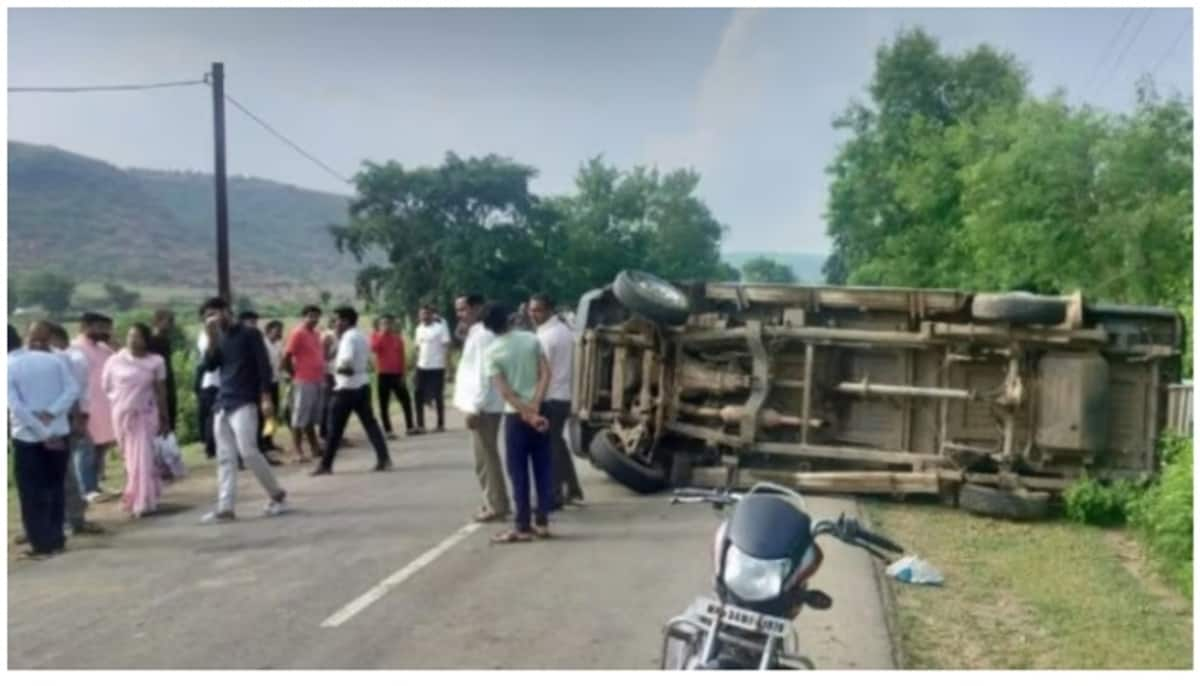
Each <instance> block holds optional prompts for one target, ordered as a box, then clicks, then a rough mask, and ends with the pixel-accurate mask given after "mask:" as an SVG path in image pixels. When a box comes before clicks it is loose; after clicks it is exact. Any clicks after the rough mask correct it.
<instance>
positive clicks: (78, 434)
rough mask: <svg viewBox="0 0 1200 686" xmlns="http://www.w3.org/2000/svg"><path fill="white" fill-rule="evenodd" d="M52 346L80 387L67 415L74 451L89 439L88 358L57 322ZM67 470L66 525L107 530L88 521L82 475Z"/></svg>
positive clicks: (76, 529) (74, 532)
mask: <svg viewBox="0 0 1200 686" xmlns="http://www.w3.org/2000/svg"><path fill="white" fill-rule="evenodd" d="M50 348H51V350H52V351H53V352H54V354H55V355H56V356H58V359H60V360H62V362H63V364H65V365H66V366H67V369H68V370H69V371H70V372H71V378H73V379H75V383H76V384H77V385H78V386H79V398H78V399H76V401H75V403H74V404H73V405H72V406H71V412H70V414H69V415H68V423H69V425H70V429H71V434H70V436H69V438H68V440H67V449H68V450H72V449H73V448H74V445H75V444H76V443H77V442H79V441H86V440H88V437H87V422H86V421H84V420H83V417H85V416H86V415H87V404H86V403H87V382H88V366H87V358H86V357H84V356H83V353H82V352H80V351H79V350H77V349H75V348H69V347H68V337H67V330H66V329H64V328H62V327H61V326H59V325H58V324H50ZM64 472H65V473H66V481H65V483H64V485H63V488H64V489H65V490H64V492H63V498H64V500H63V502H64V504H65V507H66V523H67V528H68V529H69V530H70V532H71V534H72V535H78V534H100V533H104V529H103V527H101V526H100V525H99V524H96V523H95V522H89V521H88V520H87V517H86V514H85V513H86V512H87V502H85V501H84V499H83V489H82V488H80V487H79V477H78V475H77V474H76V473H75V470H74V469H72V468H71V465H70V463H69V461H68V464H67V468H66V469H65V470H64Z"/></svg>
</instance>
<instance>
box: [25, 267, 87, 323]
mask: <svg viewBox="0 0 1200 686" xmlns="http://www.w3.org/2000/svg"><path fill="white" fill-rule="evenodd" d="M74 292H75V281H73V280H72V279H71V278H70V277H68V276H64V275H62V274H58V273H55V272H51V271H40V272H33V273H32V274H28V275H26V276H25V278H24V279H23V280H22V281H21V282H20V284H19V286H18V294H19V300H20V302H22V303H24V304H29V305H41V306H42V307H44V308H46V311H47V312H49V313H50V314H53V315H59V314H62V313H64V312H66V311H67V308H68V307H70V306H71V295H72V294H74Z"/></svg>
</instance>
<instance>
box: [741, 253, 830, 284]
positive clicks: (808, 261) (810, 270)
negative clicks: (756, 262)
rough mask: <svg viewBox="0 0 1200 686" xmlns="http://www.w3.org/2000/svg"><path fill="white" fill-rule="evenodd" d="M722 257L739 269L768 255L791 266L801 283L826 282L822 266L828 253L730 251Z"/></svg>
mask: <svg viewBox="0 0 1200 686" xmlns="http://www.w3.org/2000/svg"><path fill="white" fill-rule="evenodd" d="M722 257H723V259H724V260H725V261H726V262H728V263H729V264H731V265H733V266H734V267H737V268H738V269H741V268H742V265H743V264H745V263H746V262H748V261H750V260H752V259H754V258H756V257H768V258H770V259H772V260H775V261H776V262H780V263H782V264H786V265H787V266H789V267H791V268H792V273H794V274H795V275H796V279H798V280H799V282H800V283H803V284H811V285H818V284H822V283H825V276H824V275H823V274H822V273H821V266H822V265H824V264H825V259H826V257H828V256H827V255H818V254H814V253H803V252H728V253H725V254H724V255H723V256H722Z"/></svg>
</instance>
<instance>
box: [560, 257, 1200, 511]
mask: <svg viewBox="0 0 1200 686" xmlns="http://www.w3.org/2000/svg"><path fill="white" fill-rule="evenodd" d="M576 332H577V338H576V355H575V376H574V389H573V396H574V398H573V402H572V410H573V412H572V418H571V423H570V425H569V433H570V439H571V444H572V446H571V447H572V450H573V451H574V452H575V453H576V454H578V455H580V456H581V457H582V456H588V457H590V459H591V461H592V462H593V464H594V465H595V466H597V467H598V468H600V469H602V470H604V471H605V472H607V473H608V474H609V475H610V476H611V477H612V478H613V479H615V480H616V481H618V482H620V483H622V484H624V485H626V486H628V487H629V488H631V489H633V490H635V491H638V492H641V493H650V492H654V491H657V490H660V489H663V488H666V487H668V486H674V487H678V486H689V485H690V486H731V487H747V486H749V485H752V484H754V483H757V482H759V481H775V482H777V483H782V484H787V485H790V486H793V487H796V488H798V489H800V490H802V491H808V492H826V493H891V494H913V493H926V494H936V495H940V496H942V497H943V498H944V499H945V500H946V501H947V502H952V503H957V504H958V505H960V506H961V507H963V508H965V509H970V510H972V511H976V512H980V513H984V514H991V515H996V516H1005V517H1012V518H1034V517H1039V516H1042V515H1044V514H1045V513H1046V512H1047V509H1048V506H1049V503H1050V501H1051V499H1052V497H1053V494H1055V493H1057V492H1060V491H1062V490H1063V489H1064V488H1065V487H1066V486H1067V485H1068V484H1070V483H1071V482H1072V481H1073V480H1075V479H1078V478H1080V477H1081V476H1084V475H1090V476H1092V477H1093V478H1098V479H1116V478H1138V477H1141V476H1147V475H1149V474H1152V473H1153V472H1155V471H1156V469H1157V464H1156V457H1155V456H1156V450H1155V447H1156V443H1157V440H1158V437H1159V434H1160V432H1161V431H1162V427H1163V425H1164V421H1165V414H1166V391H1167V386H1168V384H1170V383H1172V382H1174V381H1177V380H1178V379H1179V375H1180V365H1181V356H1180V351H1181V350H1182V347H1183V345H1184V333H1185V328H1184V322H1183V320H1182V318H1181V317H1180V315H1179V314H1178V313H1177V312H1175V311H1173V310H1170V309H1162V308H1153V307H1130V306H1117V305H1101V304H1092V303H1088V302H1085V301H1084V300H1083V298H1082V297H1081V296H1080V295H1078V294H1076V295H1073V296H1063V297H1053V296H1041V295H1031V294H1027V293H969V292H961V291H953V290H929V289H921V290H918V289H899V288H842V287H807V286H779V285H754V284H738V283H669V282H666V281H663V280H661V279H658V278H656V277H654V276H652V275H650V274H645V273H640V272H633V271H626V272H622V273H621V274H619V275H618V276H617V278H616V279H615V280H614V282H613V283H612V284H611V285H610V286H608V287H605V288H602V289H597V290H593V291H590V292H588V293H587V294H585V295H584V297H583V298H582V299H581V300H580V303H579V307H578V311H577V313H576Z"/></svg>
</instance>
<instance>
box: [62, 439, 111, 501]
mask: <svg viewBox="0 0 1200 686" xmlns="http://www.w3.org/2000/svg"><path fill="white" fill-rule="evenodd" d="M107 452H108V449H107V447H100V448H97V447H96V444H95V443H92V439H91V438H90V437H88V436H87V435H86V434H85V435H83V436H79V437H78V438H72V439H71V462H72V463H73V464H74V465H75V478H77V479H78V480H79V490H80V491H81V494H82V495H87V494H88V493H95V492H97V491H99V490H100V472H99V465H100V463H101V462H102V461H103V460H104V458H105V457H106V455H105V453H107Z"/></svg>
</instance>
